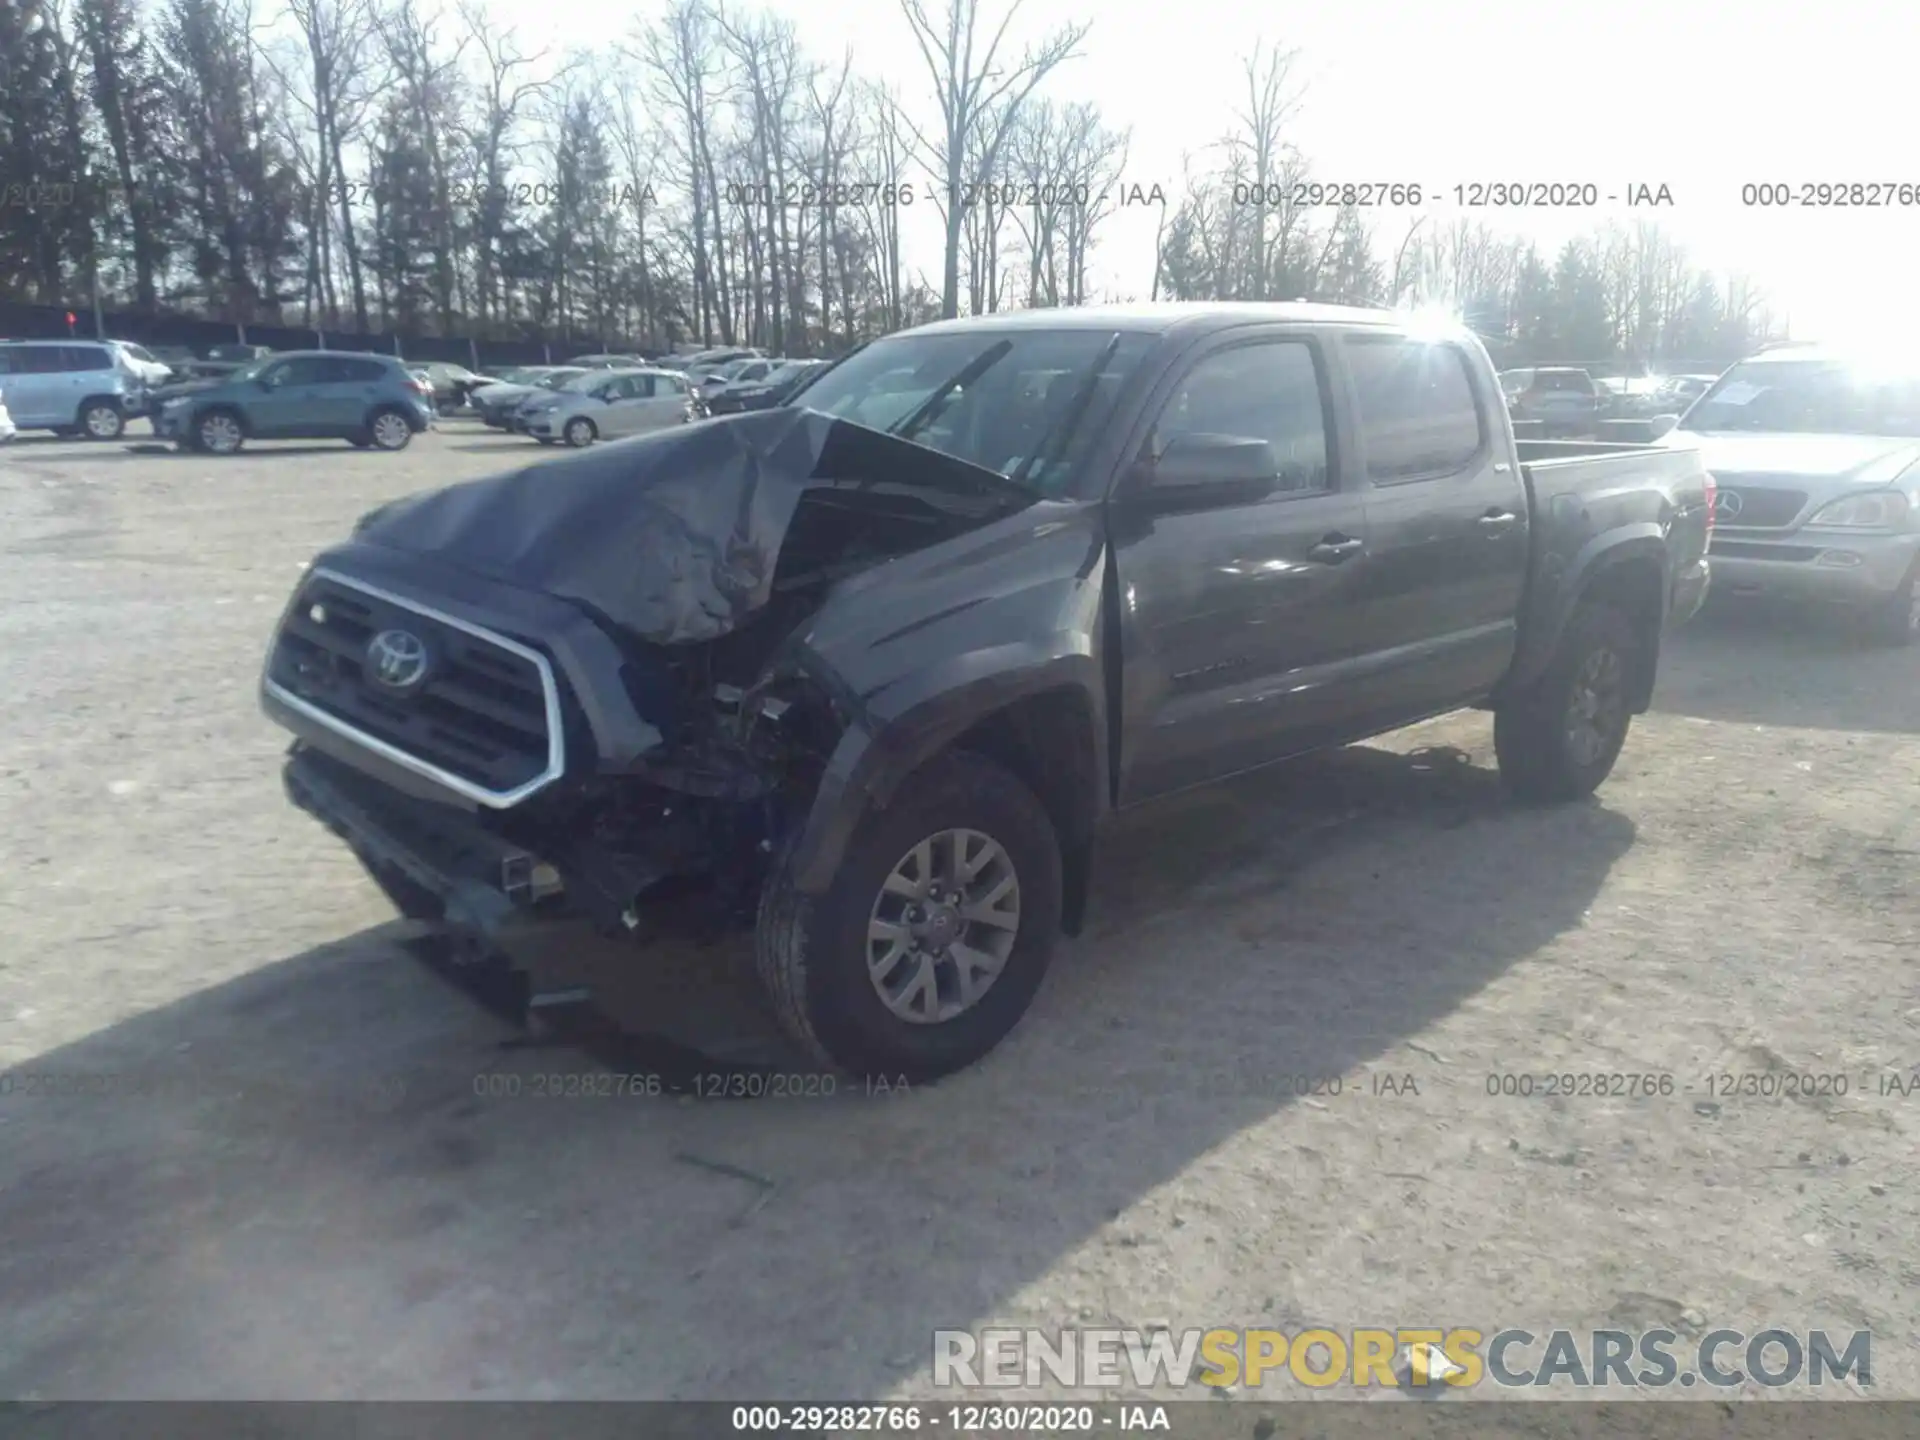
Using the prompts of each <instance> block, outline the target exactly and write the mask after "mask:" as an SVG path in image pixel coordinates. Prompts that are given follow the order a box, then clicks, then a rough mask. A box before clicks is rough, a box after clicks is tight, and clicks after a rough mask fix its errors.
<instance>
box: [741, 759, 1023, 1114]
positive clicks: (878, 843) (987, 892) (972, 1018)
mask: <svg viewBox="0 0 1920 1440" xmlns="http://www.w3.org/2000/svg"><path fill="white" fill-rule="evenodd" d="M793 860H794V851H793V848H792V845H791V843H790V844H789V847H788V849H787V850H786V851H785V852H783V854H782V857H781V860H780V861H779V863H778V864H777V865H776V867H775V871H774V873H773V875H772V876H770V877H769V879H768V881H767V885H766V887H765V889H764V890H763V891H762V894H761V900H760V915H759V923H758V926H757V930H756V936H755V948H756V954H757V960H758V965H759V970H760V977H761V980H762V982H763V983H764V984H765V986H766V989H767V993H768V995H769V998H770V999H771V1000H772V1002H773V1007H774V1010H775V1012H776V1014H777V1015H778V1017H779V1020H780V1022H781V1024H782V1026H783V1027H784V1028H785V1029H786V1030H787V1032H788V1033H789V1034H790V1035H791V1036H792V1037H793V1038H794V1039H795V1040H797V1041H798V1042H799V1043H800V1044H802V1045H803V1046H805V1047H806V1048H807V1049H808V1050H810V1051H811V1052H812V1053H813V1054H814V1055H815V1056H817V1057H818V1058H819V1059H820V1060H822V1061H823V1062H825V1063H826V1064H828V1065H831V1066H834V1067H836V1068H838V1069H840V1070H844V1071H847V1072H850V1073H852V1074H855V1075H866V1076H886V1077H888V1078H889V1079H893V1078H898V1077H902V1076H904V1077H905V1078H906V1079H908V1080H909V1081H918V1080H932V1079H937V1078H938V1077H940V1076H942V1075H946V1074H949V1073H951V1072H953V1071H955V1070H959V1069H962V1068H964V1067H965V1066H968V1065H971V1064H973V1063H974V1062H975V1061H976V1060H979V1059H980V1058H981V1057H982V1056H984V1055H986V1054H987V1053H988V1052H989V1051H990V1050H992V1049H993V1048H994V1047H995V1046H996V1045H998V1044H999V1043H1000V1041H1001V1040H1002V1039H1004V1038H1005V1037H1006V1035H1007V1033H1008V1032H1009V1031H1011V1030H1012V1029H1013V1027H1014V1026H1015V1025H1016V1024H1018V1023H1019V1020H1020V1017H1021V1016H1022V1015H1024V1014H1025V1013H1026V1011H1027V1008H1028V1006H1029V1005H1030V1004H1032V1002H1033V997H1034V994H1035V992H1036V991H1038V989H1039V988H1040V982H1041V980H1042V978H1043V977H1044V976H1045V974H1046V970H1047V964H1048V962H1049V961H1050V960H1051V958H1052V955H1053V946H1054V941H1055V938H1056V936H1057V935H1058V933H1059V928H1060V849H1059V842H1058V840H1057V838H1056V837H1055V834H1054V830H1053V825H1052V823H1051V822H1050V821H1049V820H1048V818H1047V812H1046V811H1045V809H1043V808H1042V806H1041V804H1040V802H1039V801H1038V800H1037V799H1035V798H1034V795H1033V793H1032V792H1031V791H1030V790H1028V789H1027V787H1026V786H1024V785H1022V784H1021V783H1020V782H1019V781H1018V780H1017V779H1015V778H1014V777H1013V776H1012V775H1010V774H1009V773H1008V772H1007V771H1006V770H1004V769H1002V768H1001V767H1000V766H998V765H996V764H994V763H993V762H991V761H989V760H986V759H983V758H981V757H979V756H976V755H970V754H965V753H954V754H950V755H945V756H942V757H940V758H938V759H936V760H934V761H931V762H930V763H929V764H928V765H926V766H925V767H923V769H922V770H921V771H919V772H917V773H916V774H915V775H914V776H913V777H911V778H910V779H908V780H907V781H906V783H905V784H904V785H903V786H902V788H901V791H900V793H899V795H898V796H896V797H895V799H894V800H893V802H892V803H891V804H890V805H888V806H887V808H886V809H884V810H879V811H875V812H873V813H872V814H870V815H869V816H868V817H867V818H866V819H865V820H864V821H863V822H862V823H861V825H860V827H859V829H858V830H856V831H855V833H854V836H853V839H852V841H851V842H850V843H849V845H848V847H847V852H846V854H845V856H843V857H842V860H841V864H840V868H839V872H838V873H837V874H836V875H835V876H834V879H833V883H832V885H831V886H830V887H829V888H828V890H827V891H826V893H825V894H823V895H819V896H808V895H805V894H803V893H802V892H800V891H798V890H797V889H795V888H794V886H793V884H792V882H791V868H790V867H791V865H792V863H793Z"/></svg>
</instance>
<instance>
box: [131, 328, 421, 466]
mask: <svg viewBox="0 0 1920 1440" xmlns="http://www.w3.org/2000/svg"><path fill="white" fill-rule="evenodd" d="M432 423H433V387H432V386H431V385H430V384H429V383H428V382H426V381H424V380H422V379H421V378H420V377H419V376H417V375H414V374H412V373H411V372H409V371H408V369H407V367H406V366H405V364H403V363H402V362H401V361H399V360H397V359H394V358H393V357H392V356H390V355H369V354H359V353H353V352H349V351H342V350H292V351H285V352H283V353H281V354H278V355H269V356H267V357H266V358H265V359H262V360H256V361H254V362H253V363H252V364H250V365H247V366H245V367H244V368H242V369H240V370H236V371H235V372H234V373H233V374H232V375H229V376H228V377H227V378H226V379H224V380H216V381H211V382H209V383H207V384H206V385H204V386H201V387H199V388H196V389H191V390H188V391H187V392H186V393H185V394H178V395H175V396H174V397H173V398H172V399H170V400H168V401H167V402H166V403H165V404H164V405H162V406H161V407H160V410H159V412H158V413H157V414H156V415H155V416H154V417H153V428H154V430H155V432H156V433H158V434H160V435H162V436H164V437H165V438H167V439H170V440H172V441H174V442H175V443H176V444H178V445H179V446H180V448H181V449H183V450H199V451H204V452H206V453H208V454H211V455H231V454H233V453H234V452H235V451H237V450H238V449H239V448H240V447H241V446H242V445H244V444H246V442H247V441H249V440H345V441H347V442H348V443H349V444H352V445H356V446H358V447H359V448H361V449H363V450H364V449H374V450H404V449H406V448H407V442H408V441H410V440H412V439H413V437H414V436H415V435H418V434H419V433H420V432H421V431H423V430H425V429H426V428H427V427H428V426H429V425H431V424H432Z"/></svg>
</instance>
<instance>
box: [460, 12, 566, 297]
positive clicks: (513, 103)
mask: <svg viewBox="0 0 1920 1440" xmlns="http://www.w3.org/2000/svg"><path fill="white" fill-rule="evenodd" d="M460 19H461V21H462V22H463V23H464V24H465V26H466V29H467V35H468V37H469V38H470V39H471V40H472V41H473V43H474V46H475V48H476V49H478V50H479V52H480V57H481V63H482V66H483V67H484V68H483V70H482V73H481V76H480V114H479V115H478V116H477V117H476V118H475V119H474V121H473V123H472V127H471V129H470V131H469V133H468V137H467V138H468V141H469V144H470V147H471V150H472V152H473V154H474V157H475V161H476V164H475V172H476V173H475V178H474V184H473V192H474V194H473V205H472V217H471V222H470V223H471V226H472V231H473V245H474V266H473V296H474V310H475V314H476V317H477V318H478V319H479V321H480V323H481V324H482V325H485V324H487V323H488V322H489V321H495V320H504V319H506V318H507V314H508V309H509V306H508V297H507V293H506V290H505V287H504V286H503V285H502V283H501V276H500V260H501V254H500V248H501V242H502V241H503V240H504V239H505V237H506V234H507V222H508V210H509V208H510V207H509V205H508V200H509V192H508V189H507V181H508V177H509V175H510V173H511V171H512V168H513V165H514V162H515V160H516V158H517V155H518V148H517V146H516V144H515V140H514V131H515V126H516V124H517V122H518V121H519V119H520V115H521V109H522V107H523V106H525V105H527V104H528V103H529V102H530V101H533V100H535V99H536V98H538V97H540V96H543V95H545V94H547V93H548V91H550V90H551V89H552V88H553V84H554V77H552V76H545V77H542V76H539V75H538V74H537V73H536V71H537V67H538V66H539V64H540V62H541V61H543V60H544V59H545V58H546V53H547V52H546V51H544V50H542V51H540V52H539V53H537V54H534V55H528V54H525V53H523V52H522V51H521V49H520V45H519V41H518V39H517V38H516V37H515V35H514V33H513V32H512V31H511V30H508V31H501V30H500V29H499V27H498V26H497V25H496V24H495V22H494V20H493V18H492V16H490V15H489V14H488V13H487V11H486V9H485V8H484V7H483V6H482V5H481V4H480V0H461V4H460Z"/></svg>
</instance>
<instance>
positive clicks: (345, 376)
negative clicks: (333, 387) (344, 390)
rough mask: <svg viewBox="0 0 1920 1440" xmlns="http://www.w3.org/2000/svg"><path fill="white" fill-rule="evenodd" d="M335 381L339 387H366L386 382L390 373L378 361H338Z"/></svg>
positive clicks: (335, 366) (335, 362)
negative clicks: (380, 381)
mask: <svg viewBox="0 0 1920 1440" xmlns="http://www.w3.org/2000/svg"><path fill="white" fill-rule="evenodd" d="M333 365H334V375H333V380H334V383H335V384H337V385H366V384H370V383H372V382H373V381H375V380H384V379H386V378H387V375H388V374H389V371H388V369H387V367H386V366H385V365H382V364H381V363H380V362H379V361H378V360H336V361H334V362H333Z"/></svg>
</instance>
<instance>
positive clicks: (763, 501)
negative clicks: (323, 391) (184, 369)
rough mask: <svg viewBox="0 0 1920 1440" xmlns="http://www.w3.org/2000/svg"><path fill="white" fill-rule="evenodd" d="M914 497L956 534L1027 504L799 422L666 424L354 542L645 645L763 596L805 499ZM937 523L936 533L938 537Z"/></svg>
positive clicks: (785, 415) (715, 621)
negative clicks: (824, 493) (449, 570)
mask: <svg viewBox="0 0 1920 1440" xmlns="http://www.w3.org/2000/svg"><path fill="white" fill-rule="evenodd" d="M818 490H831V491H833V492H834V498H835V500H836V502H837V503H838V504H839V505H841V506H842V507H844V508H850V509H853V510H856V511H857V510H858V509H859V508H860V506H861V505H862V504H863V503H870V504H872V505H873V506H874V507H876V508H878V507H881V506H888V507H891V508H893V509H895V510H897V509H898V508H899V507H900V506H901V505H902V503H903V497H905V502H906V503H911V502H914V501H917V502H919V503H921V504H923V505H924V506H925V507H927V508H928V510H929V511H931V512H939V513H940V514H942V515H944V516H945V517H947V518H948V519H950V520H958V521H960V522H961V523H960V525H959V527H958V528H959V529H970V528H974V527H976V526H978V525H983V524H985V523H987V522H988V521H990V520H993V519H996V518H998V517H1000V516H1002V515H1006V514H1009V513H1012V512H1013V511H1015V510H1020V509H1024V508H1026V507H1027V506H1028V505H1029V504H1031V503H1032V500H1033V498H1034V497H1032V496H1031V495H1028V494H1027V493H1025V492H1024V491H1021V490H1020V489H1018V487H1015V486H1014V485H1012V484H1011V482H1009V481H1007V480H1006V479H1005V478H1003V477H1002V476H1000V475H999V474H997V473H995V472H994V471H991V470H985V469H982V468H980V467H979V466H975V465H972V464H969V463H968V462H966V461H964V460H957V459H955V458H953V457H952V456H948V455H943V454H940V453H939V452H937V451H933V450H929V449H926V448H924V447H922V446H919V445H914V444H912V443H910V442H908V441H905V440H898V439H895V438H894V437H892V436H890V435H884V434H881V433H880V432H879V431H875V430H869V429H866V428H865V427H863V426H859V425H855V424H852V423H851V422H848V421H845V420H836V419H834V418H832V417H831V416H827V415H822V414H819V413H817V412H815V411H811V410H764V411H759V412H755V413H752V414H746V415H737V416H724V417H722V418H719V419H715V420H707V421H702V422H700V423H698V424H693V425H685V426H676V427H674V428H673V429H670V430H663V431H659V432H656V433H654V434H651V435H643V436H640V437H638V438H636V439H633V440H625V441H619V442H616V443H614V444H605V445H595V446H593V447H592V448H590V449H587V450H583V451H581V452H579V453H578V454H576V455H570V456H568V457H566V458H564V459H560V460H553V461H546V462H543V463H539V464H534V465H530V466H528V467H526V468H525V469H522V470H517V471H515V472H513V473H512V474H508V475H500V476H496V477H494V478H491V479H486V480H473V481H468V482H466V483H464V484H460V485H453V486H449V487H448V488H446V489H443V490H437V491H430V492H427V493H425V494H421V495H415V496H410V497H408V498H406V499H404V500H399V501H395V502H394V503H392V504H390V505H386V506H383V507H382V508H380V509H379V510H376V511H374V512H372V513H371V514H370V515H367V516H365V517H364V518H363V519H362V520H361V522H360V524H359V526H358V527H356V529H355V531H354V539H355V541H356V542H358V543H360V544H363V545H377V546H381V547H383V548H387V549H392V550H400V551H412V552H415V553H418V554H422V555H429V556H432V557H434V558H435V559H437V560H440V561H443V562H446V563H448V564H452V565H456V566H459V567H460V568H462V569H465V570H468V571H471V572H473V573H475V574H479V575H484V576H487V577H489V578H491V579H495V580H499V581H503V582H505V583H507V584H510V585H514V586H517V587H519V588H521V589H527V590H538V591H541V592H543V593H545V594H549V595H553V596H557V597H558V598H560V599H563V600H569V601H572V602H574V603H576V604H579V605H582V606H585V607H586V608H587V609H588V610H589V611H591V612H592V613H595V614H597V615H600V616H603V617H605V618H606V619H608V620H610V621H611V622H613V623H614V624H615V625H617V626H619V627H621V628H622V629H623V630H626V631H627V632H629V633H631V634H633V635H634V636H636V637H637V638H639V639H642V640H646V641H651V642H653V643H656V644H675V643H682V642H689V641H698V640H710V639H714V638H716V637H717V636H720V635H723V634H725V633H727V632H728V631H729V630H732V629H734V628H735V627H737V626H738V625H739V624H740V623H741V621H742V620H744V619H745V618H746V617H747V616H748V615H750V614H751V613H752V612H753V611H755V610H757V609H759V608H761V607H762V606H764V605H765V604H766V603H767V601H768V600H769V598H770V597H771V595H772V588H773V580H774V571H775V568H776V567H777V566H778V564H779V561H780V552H781V545H782V542H783V541H784V540H785V539H786V537H787V532H788V529H789V527H790V526H791V525H792V524H793V520H794V516H795V514H796V512H797V511H798V510H799V509H800V506H801V502H802V500H803V498H804V497H805V496H806V495H807V493H808V492H809V491H818ZM952 528H953V527H952V526H949V529H952Z"/></svg>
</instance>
